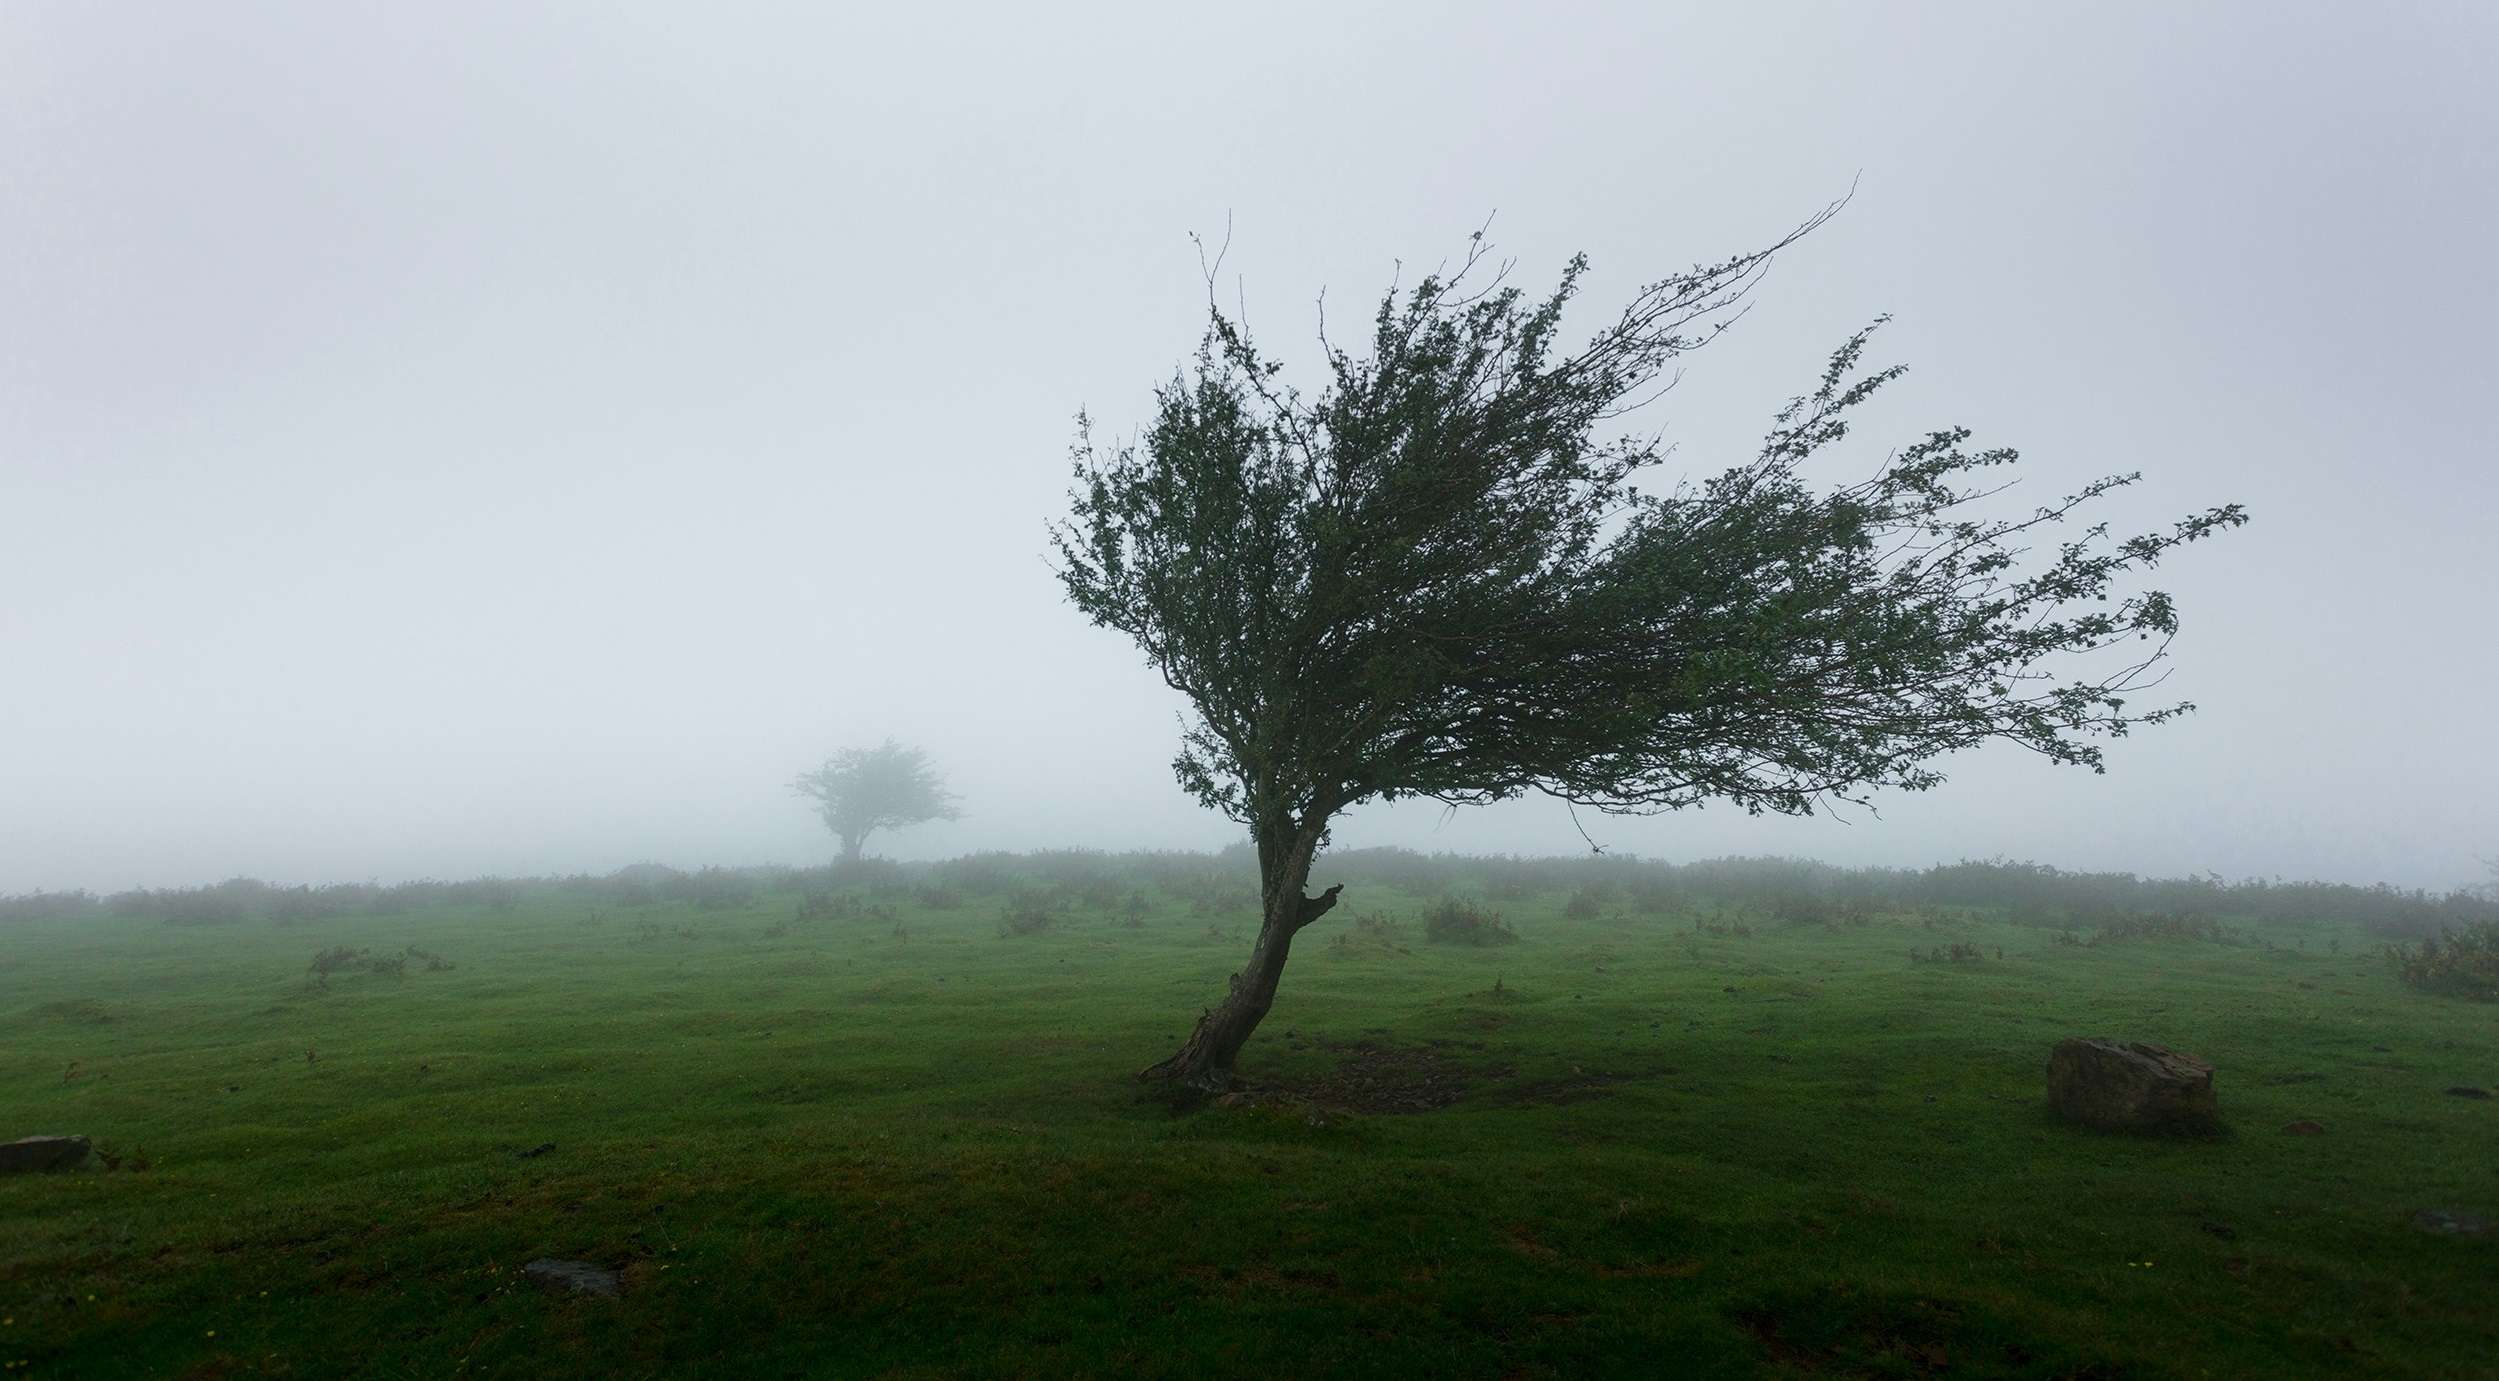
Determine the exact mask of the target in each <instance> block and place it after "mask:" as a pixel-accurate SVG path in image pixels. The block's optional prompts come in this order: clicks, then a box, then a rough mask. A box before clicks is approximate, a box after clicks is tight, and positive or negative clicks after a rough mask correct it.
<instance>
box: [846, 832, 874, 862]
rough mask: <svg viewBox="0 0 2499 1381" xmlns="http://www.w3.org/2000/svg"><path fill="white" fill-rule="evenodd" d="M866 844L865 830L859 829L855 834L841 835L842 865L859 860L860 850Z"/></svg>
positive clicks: (866, 835) (866, 834)
mask: <svg viewBox="0 0 2499 1381" xmlns="http://www.w3.org/2000/svg"><path fill="white" fill-rule="evenodd" d="M867 846H868V832H867V831H866V830H861V831H860V832H859V833H857V834H846V835H843V836H842V866H844V867H849V866H851V865H853V864H856V863H857V862H858V861H859V856H860V851H861V850H862V849H865V848H866V847H867Z"/></svg>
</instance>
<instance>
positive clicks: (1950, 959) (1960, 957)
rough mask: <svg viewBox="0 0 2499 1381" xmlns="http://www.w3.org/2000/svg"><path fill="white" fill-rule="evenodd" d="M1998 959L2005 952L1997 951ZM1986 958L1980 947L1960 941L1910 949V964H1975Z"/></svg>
mask: <svg viewBox="0 0 2499 1381" xmlns="http://www.w3.org/2000/svg"><path fill="white" fill-rule="evenodd" d="M1996 957H1997V958H1999V959H2002V958H2003V957H2004V951H2003V950H1997V951H1996ZM1984 958H1986V955H1984V954H1982V953H1981V952H1980V951H1979V947H1978V946H1976V945H1970V944H1963V943H1962V942H1961V941H1959V940H1955V941H1953V942H1952V943H1951V944H1949V945H1929V946H1927V947H1926V948H1925V949H1924V950H1920V949H1919V948H1918V947H1917V946H1915V945H1911V946H1910V947H1909V962H1910V963H1912V964H1975V963H1977V962H1979V961H1980V960H1982V959H1984Z"/></svg>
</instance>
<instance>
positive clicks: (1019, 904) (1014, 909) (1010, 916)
mask: <svg viewBox="0 0 2499 1381" xmlns="http://www.w3.org/2000/svg"><path fill="white" fill-rule="evenodd" d="M1058 923H1059V916H1058V913H1057V912H1056V911H1053V910H1052V909H1051V908H1050V904H1049V903H1048V902H1047V901H1045V900H1043V899H1042V898H1040V897H1037V896H1023V897H1017V898H1016V899H1014V900H1013V901H1010V902H1008V903H1007V909H1006V911H1005V913H1004V914H1002V915H1000V916H999V917H998V935H999V937H1000V938H1001V939H1005V938H1011V937H1013V936H1017V935H1039V934H1041V933H1042V932H1043V931H1046V930H1048V929H1050V928H1051V927H1052V926H1055V925H1057V924H1058Z"/></svg>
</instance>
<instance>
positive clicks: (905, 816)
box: [790, 738, 961, 863]
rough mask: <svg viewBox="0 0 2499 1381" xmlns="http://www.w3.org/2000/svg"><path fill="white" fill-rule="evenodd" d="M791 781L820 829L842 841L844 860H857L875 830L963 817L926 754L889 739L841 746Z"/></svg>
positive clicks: (951, 794) (851, 861)
mask: <svg viewBox="0 0 2499 1381" xmlns="http://www.w3.org/2000/svg"><path fill="white" fill-rule="evenodd" d="M790 785H791V789H792V790H794V791H796V792H797V793H798V794H799V795H801V796H805V797H808V798H809V799H811V800H813V801H814V802H815V803H816V813H817V814H818V815H819V816H821V817H822V818H823V820H824V827H825V828H826V829H828V830H831V831H832V832H833V835H834V837H835V838H837V839H839V840H841V841H842V861H843V862H845V863H856V862H858V861H859V856H860V853H861V851H862V850H863V849H865V848H866V846H867V842H868V836H869V835H871V834H874V833H876V832H877V831H878V830H891V829H900V828H902V827H903V826H905V825H917V824H919V823H921V822H922V821H926V820H953V819H957V818H959V817H960V815H961V812H959V811H957V810H956V809H955V796H954V793H952V792H950V791H948V790H946V783H945V779H944V778H942V777H940V776H939V775H938V774H937V769H936V768H935V767H932V766H930V765H929V760H928V754H927V753H926V752H924V751H922V750H921V749H918V748H905V747H903V746H902V745H901V744H899V743H896V742H894V741H893V740H892V739H890V738H889V739H887V740H885V741H884V742H883V743H881V744H878V745H877V746H876V747H874V748H845V749H843V750H842V751H841V752H838V753H835V754H834V755H833V756H832V757H829V758H827V759H825V761H824V766H822V767H819V768H817V769H816V770H815V771H813V772H807V773H802V774H801V775H800V776H799V778H798V780H797V781H795V782H793V783H791V784H790Z"/></svg>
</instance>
